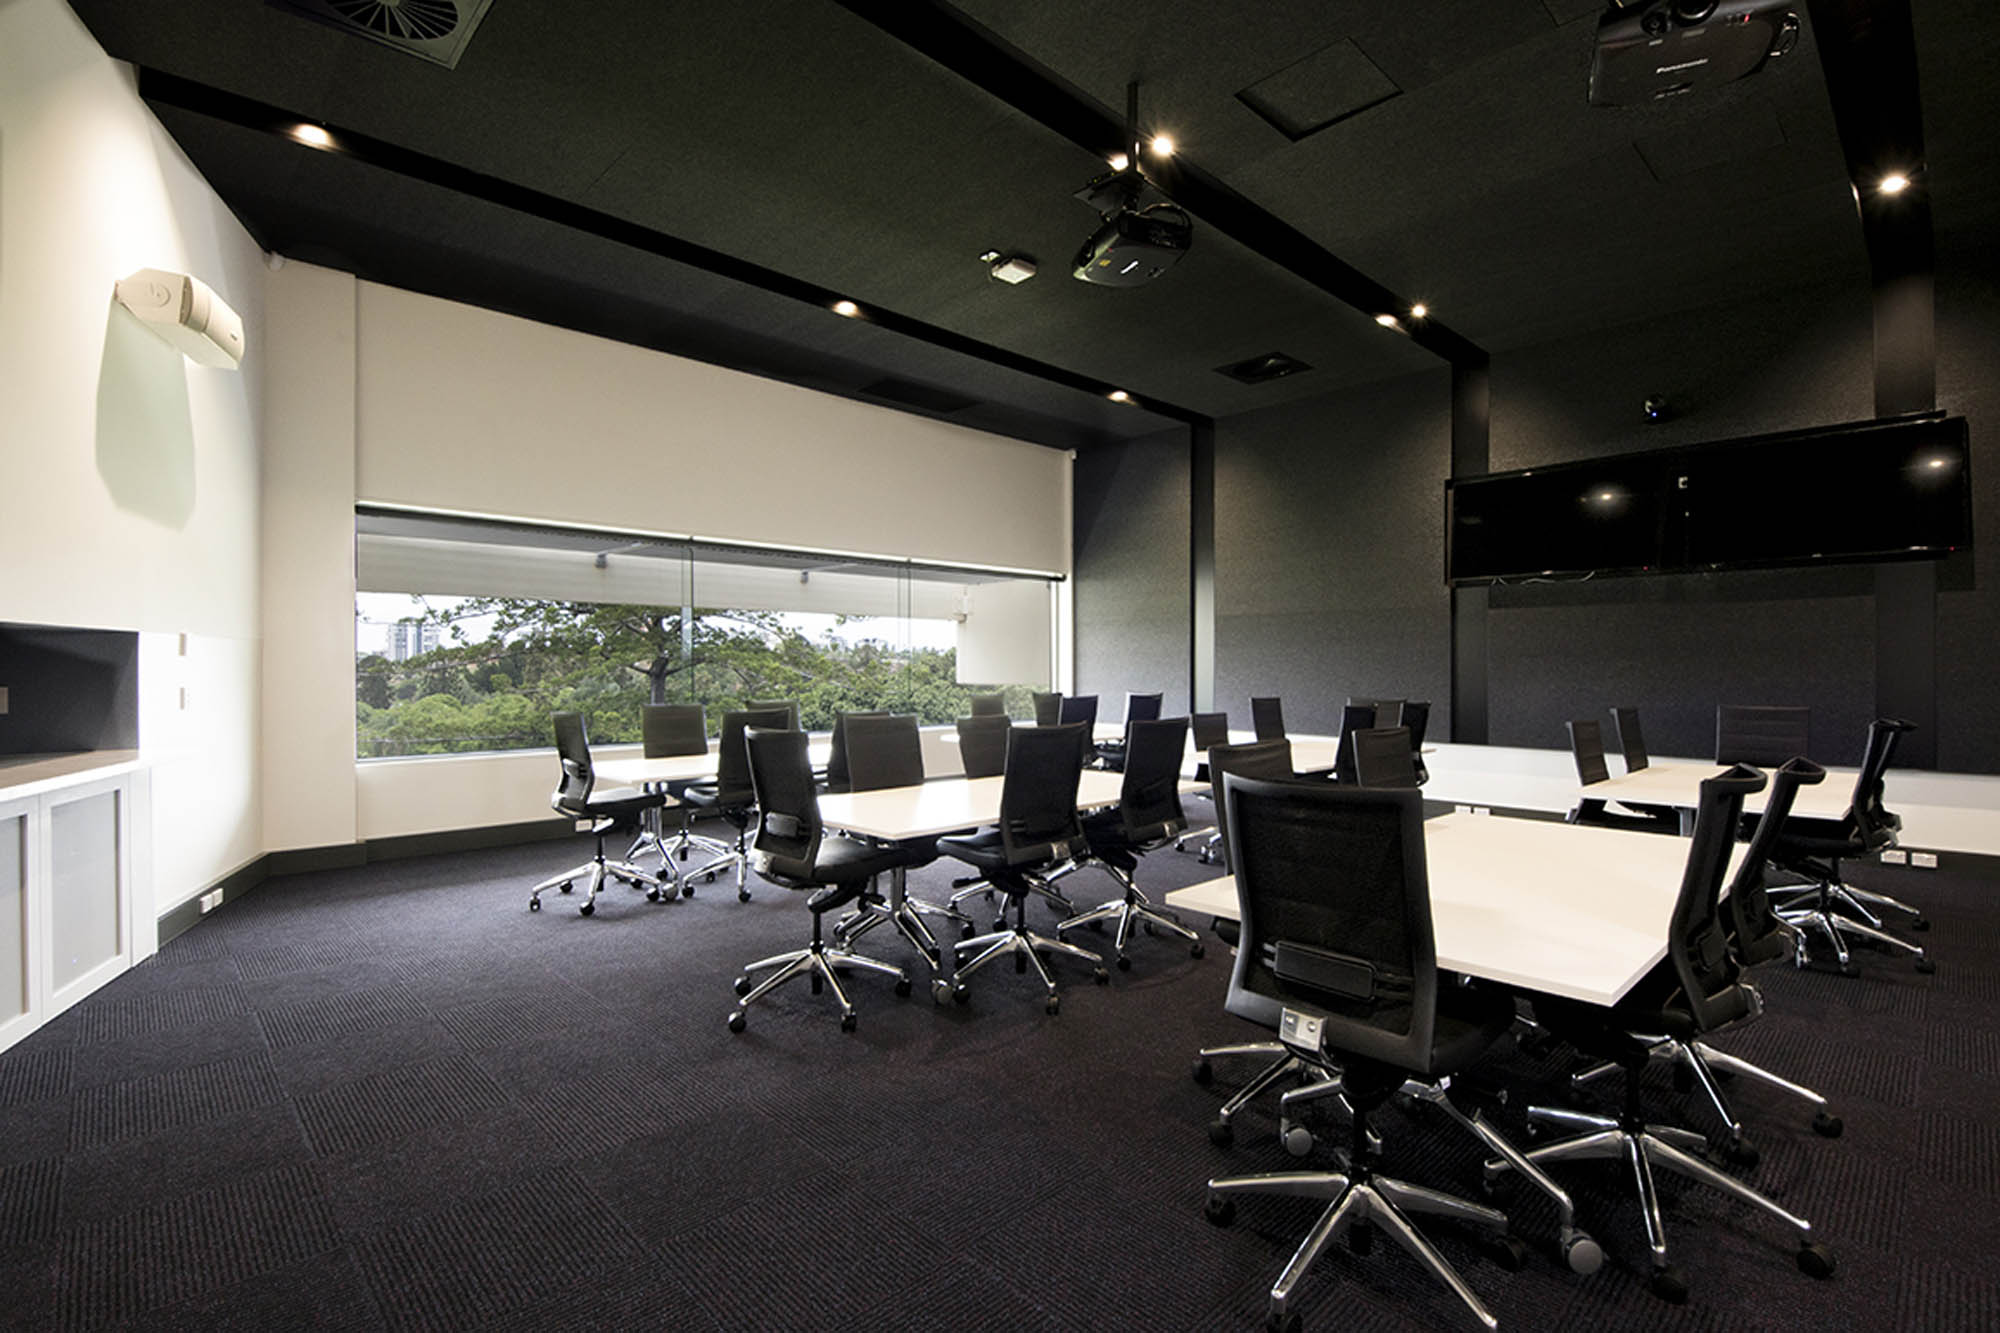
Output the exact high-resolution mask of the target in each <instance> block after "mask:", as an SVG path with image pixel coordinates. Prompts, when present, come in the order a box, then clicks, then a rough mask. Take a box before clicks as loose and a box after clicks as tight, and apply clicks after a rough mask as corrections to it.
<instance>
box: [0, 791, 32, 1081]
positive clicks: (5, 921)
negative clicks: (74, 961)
mask: <svg viewBox="0 0 2000 1333" xmlns="http://www.w3.org/2000/svg"><path fill="white" fill-rule="evenodd" d="M35 813H36V804H35V802H33V801H13V802H7V803H0V1050H5V1049H6V1048H7V1047H8V1046H10V1045H12V1044H13V1043H14V1042H15V1041H18V1040H19V1039H20V1038H22V1037H25V1036H27V1035H28V1032H29V1031H30V1030H31V1029H32V1028H33V1027H34V1024H35V1021H36V1020H35V1012H34V1011H35V1008H36V1005H35V998H36V996H35V991H36V988H37V987H38V985H39V984H40V978H39V977H37V976H36V970H35V966H34V963H35V949H34V939H35V932H34V930H33V929H32V928H31V923H30V920H29V913H30V912H31V911H32V910H33V900H32V897H31V895H30V893H29V872H30V870H31V868H32V866H31V863H30V857H31V856H32V854H33V851H34V838H33V836H32V835H33V833H34V820H35Z"/></svg>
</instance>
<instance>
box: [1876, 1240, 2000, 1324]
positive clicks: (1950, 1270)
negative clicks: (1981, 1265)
mask: <svg viewBox="0 0 2000 1333" xmlns="http://www.w3.org/2000/svg"><path fill="white" fill-rule="evenodd" d="M1898 1277H1899V1279H1900V1281H1899V1282H1898V1284H1897V1286H1898V1299H1897V1301H1896V1327H1898V1328H1909V1329H1923V1330H1925V1331H1926V1333H1960V1331H1961V1330H1963V1333H1990V1330H1992V1329H1995V1328H2000V1283H1996V1282H1995V1281H1994V1280H1993V1279H1992V1278H1991V1277H1990V1276H1988V1277H1975V1276H1973V1275H1971V1274H1969V1273H1967V1272H1966V1271H1965V1269H1964V1268H1963V1267H1962V1266H1961V1265H1959V1264H1957V1263H1954V1262H1951V1261H1949V1260H1947V1261H1945V1262H1939V1260H1938V1258H1937V1257H1936V1256H1933V1255H1923V1256H1910V1257H1907V1258H1906V1259H1905V1261H1904V1263H1903V1265H1902V1268H1901V1271H1900V1273H1899V1274H1898Z"/></svg>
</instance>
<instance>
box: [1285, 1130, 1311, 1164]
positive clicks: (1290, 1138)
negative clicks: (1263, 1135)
mask: <svg viewBox="0 0 2000 1333" xmlns="http://www.w3.org/2000/svg"><path fill="white" fill-rule="evenodd" d="M1278 1138H1279V1139H1280V1140H1282V1141H1283V1143H1284V1145H1285V1151H1286V1152H1288V1153H1290V1154H1291V1155H1292V1156H1294V1157H1304V1156H1306V1155H1307V1154H1308V1153H1310V1152H1311V1151H1312V1150H1313V1134H1312V1131H1311V1130H1309V1129H1307V1128H1306V1127H1305V1126H1304V1125H1280V1126H1278Z"/></svg>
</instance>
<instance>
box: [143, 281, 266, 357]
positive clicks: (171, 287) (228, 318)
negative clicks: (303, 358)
mask: <svg viewBox="0 0 2000 1333" xmlns="http://www.w3.org/2000/svg"><path fill="white" fill-rule="evenodd" d="M117 296H118V303H119V304H120V305H122V306H124V307H125V308H126V309H127V310H130V311H131V312H132V313H133V314H135V315H137V316H138V317H139V318H140V320H142V321H143V322H144V323H145V325H146V327H147V328H149V329H151V330H152V331H153V332H155V333H157V334H159V335H160V336H161V337H162V338H164V339H166V340H167V341H168V342H169V343H172V344H173V345H174V346H175V347H177V348H179V349H180V350H181V351H182V352H183V353H184V354H185V355H186V356H187V358H188V360H190V361H192V362H194V363H195V364H196V365H202V366H216V367H218V368H220V369H224V370H234V369H236V367H237V366H239V365H240V364H242V361H243V317H242V316H241V315H238V314H237V313H236V312H235V311H234V310H231V309H230V308H229V303H228V302H227V301H224V300H223V299H222V298H221V297H219V296H217V295H216V294H215V293H214V292H212V291H210V290H209V288H208V284H207V283H204V282H202V281H200V280H199V279H197V278H191V277H189V276H188V275H187V274H185V273H169V272H167V271H166V270H165V269H157V268H142V269H140V270H139V271H138V272H137V273H134V274H133V275H132V276H131V277H129V278H124V279H121V280H120V281H119V283H118V287H117Z"/></svg>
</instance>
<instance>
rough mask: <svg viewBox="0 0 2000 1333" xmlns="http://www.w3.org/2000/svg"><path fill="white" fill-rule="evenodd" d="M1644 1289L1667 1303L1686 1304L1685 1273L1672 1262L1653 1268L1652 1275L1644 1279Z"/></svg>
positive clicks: (1686, 1281)
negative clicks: (1662, 1266)
mask: <svg viewBox="0 0 2000 1333" xmlns="http://www.w3.org/2000/svg"><path fill="white" fill-rule="evenodd" d="M1646 1289H1647V1290H1648V1291H1650V1292H1652V1293H1653V1294H1654V1295H1655V1296H1658V1297H1659V1298H1660V1299H1661V1300H1663V1301H1665V1302H1667V1304H1669V1305H1686V1304H1687V1298H1688V1280H1687V1275H1686V1274H1684V1273H1682V1272H1681V1270H1680V1269H1679V1268H1677V1267H1676V1266H1674V1265H1673V1264H1668V1265H1667V1266H1666V1267H1664V1268H1655V1269H1654V1270H1653V1276H1652V1277H1650V1278H1648V1279H1647V1280H1646Z"/></svg>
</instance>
